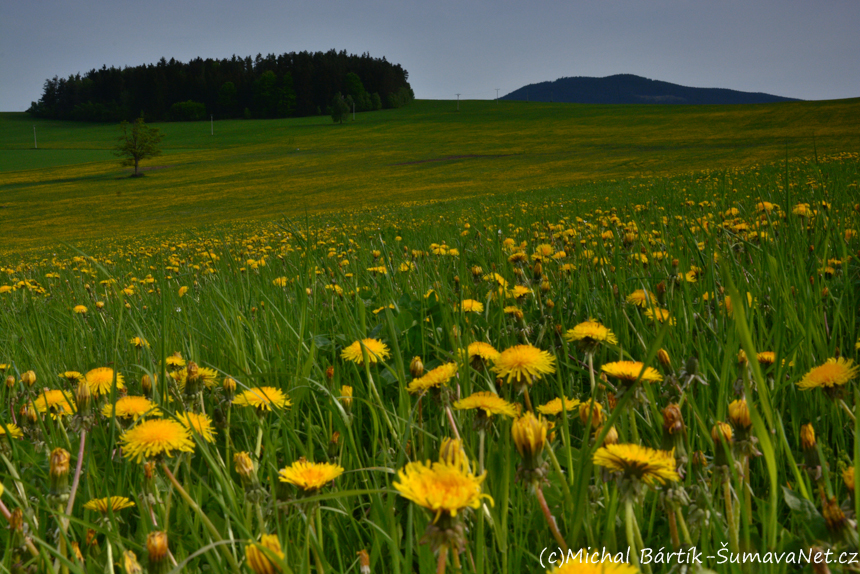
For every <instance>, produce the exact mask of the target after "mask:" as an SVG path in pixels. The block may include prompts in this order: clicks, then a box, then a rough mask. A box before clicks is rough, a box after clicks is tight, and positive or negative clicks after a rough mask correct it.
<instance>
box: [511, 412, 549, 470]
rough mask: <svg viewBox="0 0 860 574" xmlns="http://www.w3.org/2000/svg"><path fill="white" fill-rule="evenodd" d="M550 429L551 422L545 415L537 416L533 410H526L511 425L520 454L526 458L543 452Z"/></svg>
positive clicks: (512, 434)
mask: <svg viewBox="0 0 860 574" xmlns="http://www.w3.org/2000/svg"><path fill="white" fill-rule="evenodd" d="M548 431H549V423H548V422H547V421H546V420H544V419H543V417H535V416H534V414H532V413H531V412H526V414H524V415H523V416H521V417H520V418H518V419H516V420H515V421H514V424H512V425H511V436H512V437H513V439H514V445H516V447H517V452H519V453H520V456H521V457H523V458H524V459H534V457H536V456H537V455H539V454H540V453H541V452H543V449H544V447H545V446H546V435H547V432H548Z"/></svg>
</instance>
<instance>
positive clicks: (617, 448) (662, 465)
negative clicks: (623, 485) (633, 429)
mask: <svg viewBox="0 0 860 574" xmlns="http://www.w3.org/2000/svg"><path fill="white" fill-rule="evenodd" d="M593 461H594V464H596V465H598V466H602V467H604V468H607V469H609V470H610V471H613V472H620V473H622V474H624V476H625V477H626V478H634V479H637V480H641V481H642V482H644V483H645V484H650V485H656V484H657V483H659V484H665V483H666V482H676V481H678V480H680V478H681V477H680V476H678V472H677V470H676V462H675V451H674V449H673V450H671V451H667V450H654V449H653V448H648V447H644V446H639V445H638V444H611V445H608V446H604V447H601V448H599V449H597V452H595V453H594V458H593Z"/></svg>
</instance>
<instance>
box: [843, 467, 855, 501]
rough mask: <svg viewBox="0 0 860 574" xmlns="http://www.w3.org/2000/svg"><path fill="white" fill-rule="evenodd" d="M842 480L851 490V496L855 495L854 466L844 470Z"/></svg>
mask: <svg viewBox="0 0 860 574" xmlns="http://www.w3.org/2000/svg"><path fill="white" fill-rule="evenodd" d="M842 482H844V483H845V487H846V488H847V489H848V490H849V491H850V492H851V496H854V467H853V466H849V467H848V468H846V469H845V470H843V471H842Z"/></svg>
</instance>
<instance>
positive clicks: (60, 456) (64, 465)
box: [48, 448, 71, 505]
mask: <svg viewBox="0 0 860 574" xmlns="http://www.w3.org/2000/svg"><path fill="white" fill-rule="evenodd" d="M70 460H71V455H70V454H69V451H67V450H65V449H63V448H55V449H54V450H53V451H51V457H50V459H49V474H50V477H51V492H50V495H49V497H48V499H49V502H50V503H51V504H52V505H57V504H62V503H63V502H65V501H67V500H68V499H69V461H70Z"/></svg>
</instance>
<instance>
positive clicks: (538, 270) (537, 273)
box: [532, 261, 543, 280]
mask: <svg viewBox="0 0 860 574" xmlns="http://www.w3.org/2000/svg"><path fill="white" fill-rule="evenodd" d="M532 273H533V275H534V278H535V279H536V280H540V278H541V277H543V266H542V265H541V264H540V261H535V265H534V267H532Z"/></svg>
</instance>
